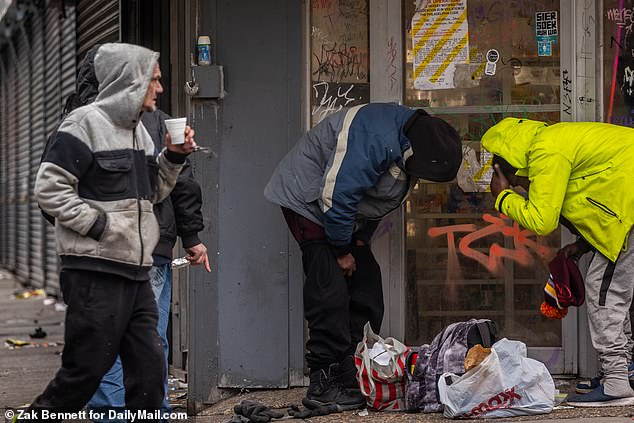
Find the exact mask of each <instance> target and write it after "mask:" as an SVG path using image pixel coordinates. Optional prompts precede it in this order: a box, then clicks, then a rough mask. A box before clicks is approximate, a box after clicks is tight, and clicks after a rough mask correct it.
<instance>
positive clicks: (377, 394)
mask: <svg viewBox="0 0 634 423" xmlns="http://www.w3.org/2000/svg"><path fill="white" fill-rule="evenodd" d="M408 351H409V348H408V347H406V346H405V345H403V344H402V343H401V342H399V341H397V340H396V339H394V338H391V337H390V338H387V339H385V340H383V338H381V337H380V336H378V335H376V334H375V333H374V332H373V331H372V328H371V327H370V323H369V322H368V323H366V324H365V327H364V328H363V341H361V342H359V345H357V350H356V352H355V354H354V362H355V364H356V365H357V370H358V371H357V379H358V380H359V385H360V386H361V393H362V394H363V396H364V397H365V398H366V401H367V403H368V406H370V407H372V408H374V409H375V410H390V411H396V410H404V409H405V383H406V379H405V356H406V354H407V353H408Z"/></svg>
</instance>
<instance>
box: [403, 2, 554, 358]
mask: <svg viewBox="0 0 634 423" xmlns="http://www.w3.org/2000/svg"><path fill="white" fill-rule="evenodd" d="M403 11H404V13H403V15H404V19H405V22H404V29H405V30H404V45H405V46H406V64H405V68H406V78H405V91H404V99H405V103H406V104H407V105H408V106H412V107H423V108H425V109H426V110H427V111H429V112H431V113H432V114H434V115H437V116H439V117H442V118H444V119H446V120H447V121H448V122H450V123H451V124H452V125H453V126H454V127H455V128H456V129H457V130H458V132H459V133H460V134H461V136H462V138H463V140H464V144H463V151H464V157H465V161H464V162H463V166H462V168H461V170H460V173H459V175H458V178H457V182H456V183H450V184H433V183H419V184H418V185H417V187H416V188H415V190H414V192H413V195H412V196H411V197H410V198H409V200H408V201H407V203H406V250H407V258H406V260H407V272H408V282H407V291H406V292H407V298H408V302H409V303H408V306H407V318H406V319H405V320H406V328H405V341H406V343H407V344H409V345H420V344H422V343H427V342H430V341H431V340H432V339H433V337H434V335H436V334H437V333H438V332H439V331H440V330H442V328H443V327H445V326H446V325H447V324H449V323H452V322H455V321H460V320H465V319H469V318H471V317H475V318H490V319H492V320H494V321H496V322H497V323H498V326H499V328H500V329H501V335H502V336H505V337H508V338H510V339H518V340H522V341H524V342H526V343H527V344H528V345H529V346H533V347H556V346H560V345H561V344H562V339H561V321H552V320H548V319H546V318H545V317H543V316H542V315H541V314H540V312H539V307H540V304H541V303H542V301H543V287H544V284H545V281H546V279H547V276H548V270H547V263H548V261H549V260H550V259H551V258H552V257H553V256H554V253H555V252H556V251H557V249H558V248H559V247H560V244H561V239H560V232H559V230H557V231H555V232H554V233H552V234H550V235H549V236H547V237H538V236H536V235H535V234H533V233H531V232H530V231H528V230H525V229H523V228H520V227H519V226H518V225H517V224H514V223H513V222H512V221H511V220H510V219H508V218H506V217H505V216H502V215H500V214H499V213H498V212H497V211H496V210H495V209H494V207H493V204H494V201H493V198H492V196H491V194H490V193H489V192H487V190H488V184H489V181H490V177H491V168H490V155H489V154H488V153H486V152H484V151H481V149H480V139H481V137H482V135H483V134H484V132H486V130H487V129H489V128H490V127H491V126H493V125H495V124H496V123H497V122H499V121H501V120H502V119H504V118H505V117H509V116H515V117H524V118H529V119H536V120H542V121H545V122H548V123H555V122H558V121H559V119H560V93H559V84H560V78H559V72H560V69H559V32H558V25H559V11H560V10H559V1H556V0H542V1H539V2H500V1H494V0H417V1H413V0H404V1H403Z"/></svg>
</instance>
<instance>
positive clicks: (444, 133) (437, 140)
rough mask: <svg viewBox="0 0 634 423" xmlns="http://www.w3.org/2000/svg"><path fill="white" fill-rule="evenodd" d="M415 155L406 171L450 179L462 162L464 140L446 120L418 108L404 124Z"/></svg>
mask: <svg viewBox="0 0 634 423" xmlns="http://www.w3.org/2000/svg"><path fill="white" fill-rule="evenodd" d="M403 132H404V133H405V136H406V137H407V138H408V139H409V141H410V142H411V144H412V151H413V153H414V154H413V155H412V156H411V157H409V158H408V159H407V160H406V161H405V172H407V174H409V175H412V176H416V177H418V178H422V179H425V180H428V181H432V182H450V181H452V180H453V179H454V178H455V177H456V174H457V173H458V169H459V168H460V163H462V140H461V138H460V135H459V134H458V132H457V131H456V130H455V129H454V128H453V127H452V126H451V125H449V124H448V123H447V122H445V121H444V120H442V119H440V118H437V117H434V116H429V115H427V113H425V112H424V111H422V110H421V111H420V112H419V111H417V112H416V113H415V114H414V115H412V117H410V119H409V120H408V121H407V123H406V124H405V126H404V127H403Z"/></svg>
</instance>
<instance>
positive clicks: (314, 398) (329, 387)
mask: <svg viewBox="0 0 634 423" xmlns="http://www.w3.org/2000/svg"><path fill="white" fill-rule="evenodd" d="M338 370H339V363H335V364H331V365H330V367H328V370H324V369H322V370H318V371H316V372H313V373H311V374H310V386H309V387H308V391H307V392H306V398H304V399H303V400H302V404H304V406H305V407H307V408H310V409H315V408H318V407H324V406H333V405H334V406H336V407H337V410H338V411H345V410H356V409H358V408H363V407H364V406H365V398H363V396H362V395H361V393H360V392H359V393H357V394H355V393H354V392H352V391H349V390H347V389H346V388H344V387H343V385H342V384H341V382H339V381H338V380H337V377H338V374H339V373H338Z"/></svg>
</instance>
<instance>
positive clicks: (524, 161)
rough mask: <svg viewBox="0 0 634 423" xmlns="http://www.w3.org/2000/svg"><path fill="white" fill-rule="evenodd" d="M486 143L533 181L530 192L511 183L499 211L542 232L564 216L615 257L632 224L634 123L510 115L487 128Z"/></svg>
mask: <svg viewBox="0 0 634 423" xmlns="http://www.w3.org/2000/svg"><path fill="white" fill-rule="evenodd" d="M482 146H483V147H484V148H486V149H487V150H488V151H490V152H491V153H493V154H496V155H498V156H500V157H502V158H503V159H505V160H506V161H507V162H509V163H510V164H511V165H512V166H513V167H515V168H517V169H518V171H517V172H516V174H517V175H518V176H526V177H528V179H529V180H530V182H531V184H530V187H529V191H528V198H524V197H523V196H521V195H519V194H516V193H515V192H514V191H513V190H511V189H507V190H504V191H502V192H501V193H500V195H498V197H497V199H496V203H495V207H496V208H497V209H498V210H499V211H500V212H501V213H503V214H505V215H507V216H508V217H510V218H511V219H513V220H514V221H516V222H518V223H519V224H520V225H522V226H523V227H525V228H527V229H530V230H532V231H533V232H535V233H537V234H539V235H546V234H548V233H550V232H552V231H553V230H555V229H556V228H557V225H558V223H559V221H560V216H563V217H565V218H566V219H567V220H568V221H570V223H571V224H572V225H573V226H574V228H575V229H576V230H577V232H578V233H579V234H580V235H581V236H582V237H583V238H584V239H585V240H586V241H587V242H589V243H590V244H591V245H592V246H593V247H595V248H596V249H597V250H598V251H599V252H601V254H603V255H604V256H605V257H607V258H608V259H610V260H611V261H613V262H614V261H616V259H617V258H618V256H619V253H620V252H621V250H622V249H624V248H626V246H627V238H628V234H629V232H630V230H631V229H632V225H633V224H634V191H633V190H632V186H634V129H632V128H625V127H622V126H616V125H610V124H607V123H595V122H562V123H557V124H555V125H552V126H548V125H546V124H545V123H544V122H538V121H532V120H528V119H517V118H506V119H504V120H502V121H501V122H500V123H498V124H497V125H495V126H493V127H491V128H490V129H489V130H488V131H487V132H486V133H485V134H484V136H483V137H482Z"/></svg>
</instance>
